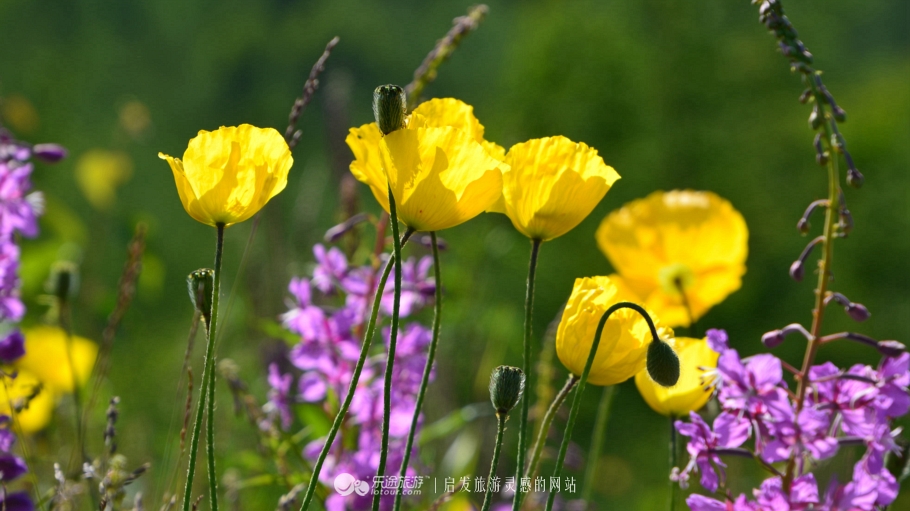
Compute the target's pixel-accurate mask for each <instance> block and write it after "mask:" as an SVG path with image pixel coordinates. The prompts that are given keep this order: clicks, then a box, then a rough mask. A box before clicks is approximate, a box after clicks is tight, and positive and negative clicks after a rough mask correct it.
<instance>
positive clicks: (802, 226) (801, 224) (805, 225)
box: [796, 199, 828, 234]
mask: <svg viewBox="0 0 910 511" xmlns="http://www.w3.org/2000/svg"><path fill="white" fill-rule="evenodd" d="M819 206H825V207H827V206H828V200H827V199H819V200H816V201H812V202H811V203H809V206H808V207H806V211H804V212H803V216H802V217H801V218H800V219H799V221H798V222H796V229H797V230H799V232H801V233H803V234H807V233H808V232H809V227H811V225H810V224H809V217H811V216H812V213H813V212H814V211H815V208H817V207H819Z"/></svg>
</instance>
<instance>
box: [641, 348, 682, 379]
mask: <svg viewBox="0 0 910 511" xmlns="http://www.w3.org/2000/svg"><path fill="white" fill-rule="evenodd" d="M647 368H648V374H650V375H651V379H652V380H654V381H656V382H657V383H659V384H661V385H663V386H664V387H672V386H673V385H676V382H677V381H679V357H678V356H677V355H676V352H675V351H673V348H671V347H670V345H669V344H667V343H665V342H663V341H661V340H660V339H654V340H653V341H651V344H650V345H648V364H647Z"/></svg>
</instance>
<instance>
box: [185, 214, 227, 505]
mask: <svg viewBox="0 0 910 511" xmlns="http://www.w3.org/2000/svg"><path fill="white" fill-rule="evenodd" d="M215 228H216V229H217V231H218V234H217V236H218V237H217V240H216V242H215V283H214V286H213V289H212V314H211V315H212V319H211V321H210V323H211V324H208V325H206V333H208V342H207V343H206V346H205V361H204V363H203V369H202V390H201V391H200V395H199V402H198V403H196V418H195V420H194V421H193V436H192V438H191V440H190V459H189V466H188V467H187V474H186V487H185V488H184V493H183V511H190V508H191V506H192V504H191V500H192V493H193V477H194V476H195V475H196V453H197V451H198V450H199V434H200V433H201V432H202V416H203V414H204V411H205V408H206V407H205V405H206V403H207V402H208V401H212V402H213V403H211V404H210V405H209V407H208V410H209V419H208V428H207V438H206V444H207V451H208V472H209V477H208V479H209V494H210V496H209V498H210V499H211V501H212V503H211V509H212V511H216V510H217V509H218V479H217V477H216V476H215V420H214V417H213V416H212V415H211V413H212V411H213V410H214V400H215V390H214V389H213V388H211V387H214V385H215V384H214V382H215V376H214V372H215V325H216V323H217V321H218V297H219V294H220V292H221V260H222V258H223V253H224V224H218V225H216V226H215Z"/></svg>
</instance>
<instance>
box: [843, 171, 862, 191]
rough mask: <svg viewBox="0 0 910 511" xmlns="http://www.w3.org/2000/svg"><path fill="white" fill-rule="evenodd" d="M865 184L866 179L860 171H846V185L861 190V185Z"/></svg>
mask: <svg viewBox="0 0 910 511" xmlns="http://www.w3.org/2000/svg"><path fill="white" fill-rule="evenodd" d="M865 182H866V178H865V177H864V176H863V175H862V173H860V171H858V170H856V169H855V168H849V169H847V184H848V185H850V186H852V187H853V188H862V186H863V183H865Z"/></svg>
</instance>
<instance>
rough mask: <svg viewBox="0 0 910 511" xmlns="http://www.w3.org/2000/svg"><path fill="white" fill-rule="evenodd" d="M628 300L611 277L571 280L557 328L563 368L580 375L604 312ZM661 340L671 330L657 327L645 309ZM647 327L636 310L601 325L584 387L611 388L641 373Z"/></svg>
mask: <svg viewBox="0 0 910 511" xmlns="http://www.w3.org/2000/svg"><path fill="white" fill-rule="evenodd" d="M623 301H630V300H628V297H626V296H623V295H622V294H621V293H620V291H619V289H618V288H617V287H616V286H615V285H614V284H613V282H611V280H610V278H609V277H585V278H582V279H576V280H575V286H574V287H573V288H572V295H571V296H570V297H569V301H568V303H567V304H566V308H565V311H564V312H563V315H562V320H560V322H559V327H558V328H557V330H556V355H557V356H558V357H559V360H560V361H561V362H562V364H563V365H564V366H566V369H568V370H569V371H571V372H572V373H574V374H575V375H576V376H580V375H581V373H582V372H583V371H584V368H585V363H586V362H587V360H588V354H589V352H590V351H591V345H592V343H593V342H594V334H595V333H597V324H598V323H599V322H600V318H601V316H603V314H604V312H606V311H607V309H608V308H610V306H611V305H614V304H616V303H618V302H623ZM648 313H649V315H650V316H651V319H652V320H653V321H654V326H655V327H657V333H658V335H659V336H660V337H661V339H668V338H670V337H673V330H671V329H669V328H666V327H664V326H662V325H661V323H660V320H659V319H658V318H657V317H656V316H655V315H654V314H651V313H650V311H648ZM651 341H652V339H651V330H650V329H649V328H648V323H647V322H646V321H645V319H644V318H643V317H642V316H641V315H640V314H639V313H638V312H636V311H634V310H631V309H619V310H617V311H616V312H614V313H613V314H612V315H611V316H610V318H609V319H608V320H607V322H606V324H605V325H604V329H603V333H602V334H601V336H600V345H599V346H598V348H597V354H596V355H595V357H594V364H593V365H592V366H591V373H590V375H589V376H588V383H591V384H593V385H615V384H617V383H622V382H624V381H626V380H628V379H629V378H631V377H633V376H635V375H636V374H638V373H639V372H640V371H642V370H644V368H645V364H646V363H647V355H648V345H649V344H650V343H651Z"/></svg>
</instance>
